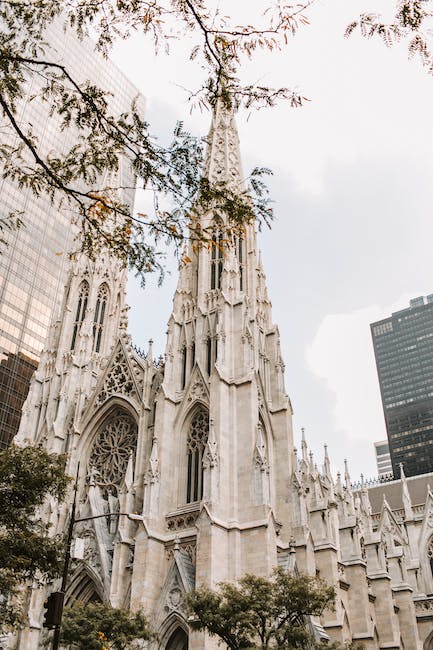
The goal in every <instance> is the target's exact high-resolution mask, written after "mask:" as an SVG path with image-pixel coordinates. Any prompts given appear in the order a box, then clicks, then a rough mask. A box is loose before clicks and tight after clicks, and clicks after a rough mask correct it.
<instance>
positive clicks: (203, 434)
mask: <svg viewBox="0 0 433 650" xmlns="http://www.w3.org/2000/svg"><path fill="white" fill-rule="evenodd" d="M208 435H209V413H208V412H207V411H206V409H204V408H200V410H199V411H197V412H196V414H195V415H194V417H193V418H192V420H191V424H190V428H189V432H188V441H187V450H188V475H187V487H186V502H187V503H192V502H194V501H200V499H201V498H202V497H203V452H204V449H205V447H206V443H207V439H208Z"/></svg>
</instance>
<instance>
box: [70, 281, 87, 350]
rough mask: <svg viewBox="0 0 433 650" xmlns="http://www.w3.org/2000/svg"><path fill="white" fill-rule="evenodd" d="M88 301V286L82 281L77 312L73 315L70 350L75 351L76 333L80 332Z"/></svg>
mask: <svg viewBox="0 0 433 650" xmlns="http://www.w3.org/2000/svg"><path fill="white" fill-rule="evenodd" d="M88 299H89V285H88V284H87V282H85V281H84V282H82V283H81V284H80V288H79V289H78V302H77V311H76V313H75V321H74V330H73V332H72V340H71V350H75V343H76V342H77V336H78V332H79V331H80V327H81V324H82V322H83V320H84V318H85V316H86V309H87V301H88Z"/></svg>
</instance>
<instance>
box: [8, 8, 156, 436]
mask: <svg viewBox="0 0 433 650" xmlns="http://www.w3.org/2000/svg"><path fill="white" fill-rule="evenodd" d="M45 39H46V41H47V42H48V43H49V44H50V47H51V48H53V51H54V52H55V53H54V54H53V51H52V50H51V49H50V51H49V53H50V56H51V57H54V56H55V60H56V61H57V62H61V63H65V64H66V66H67V68H68V71H69V72H70V73H71V74H72V76H73V77H75V78H77V79H78V80H79V81H84V80H87V79H88V80H90V81H91V82H93V83H95V84H96V85H98V86H99V87H100V88H103V89H104V90H107V91H109V92H110V93H112V96H111V97H110V99H109V110H110V112H111V113H113V114H114V115H116V114H119V113H121V112H123V111H126V110H128V108H129V106H130V104H131V101H132V100H133V99H134V98H136V97H138V101H139V104H138V107H139V110H140V111H144V100H143V99H142V98H141V97H139V93H138V91H137V89H136V88H135V87H134V86H133V84H132V83H131V82H130V81H129V80H128V79H127V78H126V77H125V76H124V75H123V73H122V72H120V70H119V69H118V68H117V67H116V66H115V65H114V64H113V63H112V62H111V61H109V60H106V59H104V58H103V57H102V56H100V55H99V54H98V53H96V52H95V51H94V47H93V44H92V43H91V42H89V41H86V40H84V41H80V40H79V39H78V38H77V37H76V36H75V34H74V33H72V32H71V31H67V32H65V31H64V30H63V27H62V24H61V22H60V21H57V22H55V23H53V24H52V25H51V26H50V28H49V29H48V30H47V32H46V34H45ZM39 93H40V86H39V82H38V81H37V80H35V79H33V81H31V82H29V84H28V87H27V96H26V98H25V100H24V101H22V102H21V104H20V106H19V115H18V117H19V122H20V124H21V125H22V126H23V127H24V129H25V130H26V129H27V127H28V125H29V124H30V125H32V128H33V131H34V133H35V134H37V135H38V139H39V143H40V145H41V147H42V149H43V151H44V152H48V151H50V152H55V153H62V151H67V150H69V149H70V148H71V146H72V145H73V144H74V142H75V141H76V138H77V132H76V131H75V130H74V128H70V129H67V130H65V131H60V128H59V122H60V120H59V118H58V117H57V116H55V115H54V116H52V117H49V116H48V110H47V106H46V105H45V104H44V103H43V102H42V101H39V100H38V94H39ZM0 127H1V137H2V140H3V142H8V143H12V144H13V143H14V142H15V140H14V137H15V136H14V134H13V132H12V130H11V129H10V127H8V125H7V124H5V123H4V122H3V123H0ZM120 174H121V178H120V182H121V184H122V186H124V187H127V188H130V189H129V190H126V191H125V192H124V194H123V196H122V200H124V201H125V202H127V203H128V204H129V205H131V206H132V205H133V200H134V189H133V188H134V184H135V181H134V177H133V174H132V171H131V169H130V167H129V165H128V164H127V162H126V161H125V164H123V165H121V168H120ZM0 192H1V214H2V216H3V217H5V216H7V215H8V214H9V213H10V212H11V211H17V212H21V213H22V220H23V223H24V225H23V226H22V227H21V228H20V229H19V230H17V231H11V232H7V233H6V236H5V239H6V240H7V244H8V245H7V246H2V247H1V251H0V253H1V254H0V448H2V447H5V446H6V445H7V444H9V443H10V441H11V439H12V437H13V436H14V434H15V433H16V431H17V429H18V425H19V421H20V417H21V407H22V404H23V402H24V399H25V397H26V395H27V392H28V386H29V379H30V377H31V375H32V373H33V371H34V369H35V368H36V366H37V363H38V360H39V356H40V352H41V350H42V346H43V344H44V341H45V338H46V336H47V332H48V327H49V324H50V322H51V320H52V318H53V317H54V316H55V315H56V312H57V309H58V306H59V304H60V301H61V298H62V293H63V288H64V283H65V279H66V272H67V269H68V253H69V252H70V251H71V250H72V249H73V247H74V236H75V234H76V226H74V225H72V223H71V222H72V221H73V217H74V214H73V209H72V207H66V206H63V207H62V208H59V207H58V206H57V205H56V204H52V203H51V201H50V199H49V197H47V196H41V197H39V198H35V196H34V195H33V194H32V192H31V191H30V190H28V189H25V188H24V189H19V188H18V187H17V186H16V185H15V184H14V183H12V182H11V181H9V180H2V179H0Z"/></svg>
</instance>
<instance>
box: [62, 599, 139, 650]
mask: <svg viewBox="0 0 433 650" xmlns="http://www.w3.org/2000/svg"><path fill="white" fill-rule="evenodd" d="M150 638H151V633H150V628H149V624H148V622H147V619H146V618H145V616H144V615H143V614H141V612H137V613H135V614H131V612H128V611H127V610H125V609H118V608H115V607H111V606H110V605H109V604H107V603H87V604H83V603H78V602H77V603H75V604H74V605H72V607H67V608H66V609H65V610H64V612H63V620H62V630H61V642H62V644H63V645H72V646H73V647H74V648H82V649H83V650H109V649H113V650H126V649H127V648H130V647H137V645H135V644H134V645H133V642H134V641H136V640H147V639H150Z"/></svg>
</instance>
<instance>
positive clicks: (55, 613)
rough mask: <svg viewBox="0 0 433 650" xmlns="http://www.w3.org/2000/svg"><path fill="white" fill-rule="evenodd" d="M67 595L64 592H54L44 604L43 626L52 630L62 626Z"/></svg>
mask: <svg viewBox="0 0 433 650" xmlns="http://www.w3.org/2000/svg"><path fill="white" fill-rule="evenodd" d="M64 597H65V594H64V593H63V591H54V592H53V593H52V594H50V595H49V596H48V598H47V599H46V601H45V602H44V608H45V614H44V622H43V626H44V627H48V628H52V627H56V625H60V623H61V622H62V612H63V599H64Z"/></svg>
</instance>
